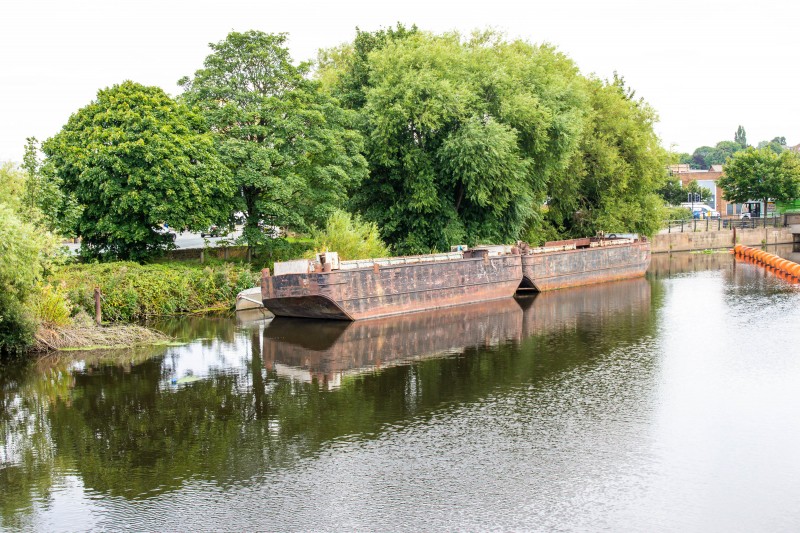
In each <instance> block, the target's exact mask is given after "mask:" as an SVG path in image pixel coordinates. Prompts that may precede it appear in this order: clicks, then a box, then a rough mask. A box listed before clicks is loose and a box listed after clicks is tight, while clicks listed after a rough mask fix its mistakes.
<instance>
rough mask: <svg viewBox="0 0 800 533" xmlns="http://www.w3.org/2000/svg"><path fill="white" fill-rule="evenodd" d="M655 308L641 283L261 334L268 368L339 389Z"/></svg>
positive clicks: (289, 322) (313, 323) (295, 325)
mask: <svg viewBox="0 0 800 533" xmlns="http://www.w3.org/2000/svg"><path fill="white" fill-rule="evenodd" d="M649 309H650V284H649V283H648V282H647V281H646V280H645V279H644V278H636V279H630V280H623V281H618V282H611V283H602V284H596V285H591V286H586V287H576V288H570V289H563V290H560V291H551V292H546V293H541V294H532V295H529V296H521V297H518V298H508V299H505V300H496V301H492V302H482V303H477V304H469V305H463V306H458V307H452V308H447V309H438V310H433V311H421V312H417V313H410V314H406V315H400V316H394V317H386V318H378V319H372V320H365V321H356V322H338V321H328V320H312V319H292V318H276V319H274V320H273V321H272V323H271V324H269V325H268V326H267V327H266V328H265V329H264V346H263V354H264V366H265V367H266V368H267V369H269V370H275V371H276V372H277V373H278V375H283V376H286V377H290V378H292V379H297V380H300V381H306V382H310V381H312V380H317V381H319V382H320V383H321V384H323V385H324V386H326V387H328V388H335V387H337V386H338V385H339V384H340V383H341V378H342V376H343V375H346V374H358V373H362V372H368V371H372V370H376V369H379V368H382V367H386V366H394V365H398V364H409V363H411V362H413V361H415V360H418V359H424V358H433V357H441V356H447V355H458V354H462V353H464V352H465V351H467V350H478V349H481V348H491V347H495V346H498V345H501V344H504V343H520V342H521V341H523V340H524V339H526V338H527V337H530V336H533V335H545V334H548V333H553V332H557V331H560V330H563V329H571V330H575V329H579V328H581V326H582V325H581V324H580V323H581V322H584V324H583V327H596V326H599V327H601V328H602V327H605V326H604V324H605V322H607V321H612V320H616V319H619V317H629V318H630V317H635V316H637V315H641V314H646V313H648V312H649Z"/></svg>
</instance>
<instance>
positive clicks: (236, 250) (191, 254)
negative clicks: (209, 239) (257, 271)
mask: <svg viewBox="0 0 800 533" xmlns="http://www.w3.org/2000/svg"><path fill="white" fill-rule="evenodd" d="M201 252H203V253H204V254H205V257H206V258H207V259H210V258H216V259H244V258H246V257H247V246H228V247H222V246H220V247H218V248H205V249H203V248H178V249H176V250H170V251H169V252H167V254H166V258H167V259H171V260H174V261H181V260H186V259H200V253H201Z"/></svg>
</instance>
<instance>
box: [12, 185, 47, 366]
mask: <svg viewBox="0 0 800 533" xmlns="http://www.w3.org/2000/svg"><path fill="white" fill-rule="evenodd" d="M50 246H52V242H51V241H50V239H49V236H48V235H47V234H46V233H44V232H42V230H41V229H40V228H37V227H36V226H34V225H33V224H30V223H28V222H25V221H23V220H22V219H21V217H20V216H19V215H18V214H17V213H15V212H14V210H13V209H12V208H11V207H10V206H9V205H7V204H5V203H3V202H2V201H0V355H5V354H7V353H10V352H15V351H18V350H20V349H23V348H25V347H27V346H28V345H30V344H31V343H32V342H33V334H34V332H35V330H36V324H35V322H34V320H33V318H32V316H31V313H30V312H29V311H28V310H27V306H26V304H27V303H28V302H29V300H30V298H31V297H32V296H33V294H34V291H35V288H36V284H37V282H39V281H40V280H41V277H42V273H43V270H44V266H45V262H46V257H47V254H46V253H45V251H46V250H47V249H48V248H49V247H50Z"/></svg>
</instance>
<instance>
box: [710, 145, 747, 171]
mask: <svg viewBox="0 0 800 533" xmlns="http://www.w3.org/2000/svg"><path fill="white" fill-rule="evenodd" d="M716 149H717V151H716V153H714V158H713V159H711V160H708V161H707V162H708V164H709V167H710V166H711V165H724V164H725V161H727V160H728V158H729V157H731V156H732V155H733V154H735V153H736V152H739V151H741V150H744V147H742V145H741V144H739V143H737V142H734V141H720V142H718V143H717V146H716Z"/></svg>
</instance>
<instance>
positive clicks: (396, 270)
mask: <svg viewBox="0 0 800 533" xmlns="http://www.w3.org/2000/svg"><path fill="white" fill-rule="evenodd" d="M521 279H522V259H521V256H520V255H501V256H493V257H490V256H485V257H479V258H464V259H454V260H447V261H438V262H420V263H414V264H397V265H383V266H378V265H375V266H374V267H372V268H359V269H352V270H333V271H331V272H312V273H304V274H282V275H278V276H268V275H265V276H264V277H263V278H262V285H261V294H262V298H263V301H264V306H265V307H266V308H267V309H269V310H270V311H271V312H272V313H274V314H275V315H276V316H285V317H303V318H325V319H338V320H362V319H367V318H377V317H383V316H390V315H399V314H404V313H412V312H416V311H423V310H428V309H439V308H443V307H451V306H456V305H463V304H468V303H475V302H484V301H489V300H498V299H501V298H509V297H511V296H513V295H514V293H515V292H516V290H517V287H518V286H519V283H520V280H521Z"/></svg>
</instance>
